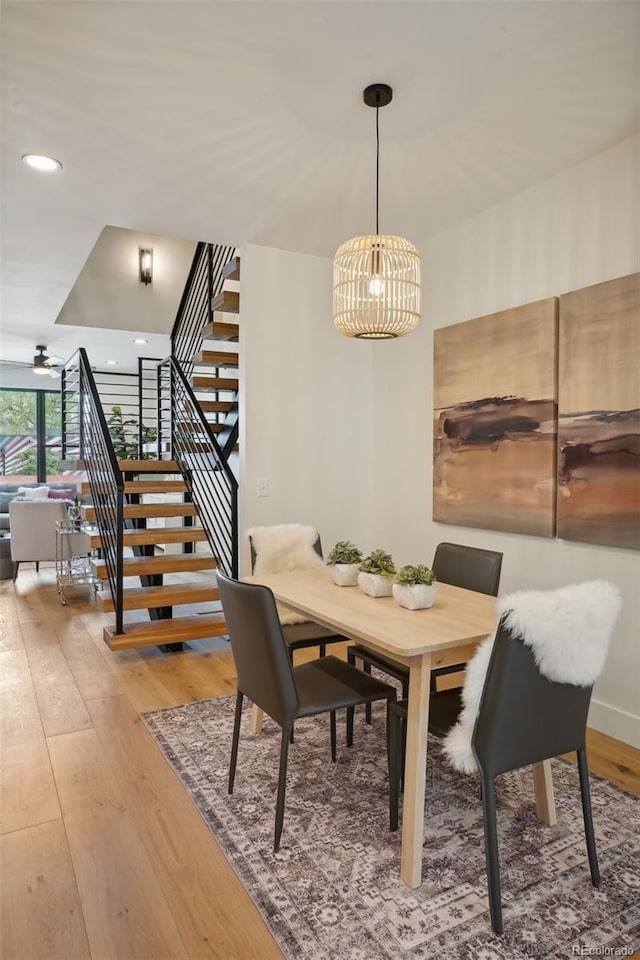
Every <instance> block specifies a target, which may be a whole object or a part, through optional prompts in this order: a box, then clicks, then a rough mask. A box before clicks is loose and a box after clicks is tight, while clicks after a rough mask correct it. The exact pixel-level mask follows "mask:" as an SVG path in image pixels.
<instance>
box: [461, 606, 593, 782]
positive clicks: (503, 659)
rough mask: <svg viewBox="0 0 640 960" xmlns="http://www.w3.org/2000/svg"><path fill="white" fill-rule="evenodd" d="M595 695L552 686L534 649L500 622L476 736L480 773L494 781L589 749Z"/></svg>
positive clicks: (562, 685)
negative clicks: (587, 733) (589, 723)
mask: <svg viewBox="0 0 640 960" xmlns="http://www.w3.org/2000/svg"><path fill="white" fill-rule="evenodd" d="M592 689H593V688H592V687H576V686H574V685H573V684H570V683H554V682H553V681H551V680H548V679H547V678H546V677H544V676H543V675H542V674H541V673H540V671H539V670H538V667H537V666H536V663H535V660H534V657H533V652H532V650H531V648H530V647H527V646H525V644H524V643H523V641H522V638H521V637H519V636H518V635H517V634H514V633H512V631H511V630H509V629H508V628H507V627H505V625H504V623H503V622H501V623H500V625H499V627H498V632H497V635H496V639H495V643H494V647H493V652H492V655H491V660H490V662H489V667H488V670H487V678H486V680H485V685H484V689H483V692H482V699H481V701H480V709H479V712H478V718H477V720H476V724H475V728H474V732H473V741H472V743H473V751H474V754H475V756H476V759H477V761H478V765H479V766H480V768H481V769H482V770H483V771H484V772H485V773H486V774H487V775H488V776H489V777H495V776H497V774H499V773H504V772H505V771H507V770H515V769H517V768H518V767H524V766H528V765H529V764H532V763H538V762H539V761H541V760H546V759H548V758H549V757H557V756H559V755H560V754H563V753H569V752H571V751H572V750H582V749H584V746H585V731H586V725H587V713H588V712H589V702H590V700H591V691H592Z"/></svg>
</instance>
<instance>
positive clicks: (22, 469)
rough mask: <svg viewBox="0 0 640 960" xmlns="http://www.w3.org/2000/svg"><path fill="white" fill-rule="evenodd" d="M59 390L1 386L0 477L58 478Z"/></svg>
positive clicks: (18, 480) (27, 480)
mask: <svg viewBox="0 0 640 960" xmlns="http://www.w3.org/2000/svg"><path fill="white" fill-rule="evenodd" d="M60 410H61V406H60V394H59V393H54V392H52V391H45V390H10V389H0V480H2V481H8V482H10V483H35V482H38V483H44V482H45V481H46V480H51V481H56V480H59V479H61V477H60V476H59V474H60V470H59V468H58V461H59V459H60V445H61V415H60Z"/></svg>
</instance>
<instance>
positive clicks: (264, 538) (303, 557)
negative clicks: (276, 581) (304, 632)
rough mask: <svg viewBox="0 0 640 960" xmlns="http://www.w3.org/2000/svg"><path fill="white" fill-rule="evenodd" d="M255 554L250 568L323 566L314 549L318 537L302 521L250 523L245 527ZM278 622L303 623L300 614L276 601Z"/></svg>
mask: <svg viewBox="0 0 640 960" xmlns="http://www.w3.org/2000/svg"><path fill="white" fill-rule="evenodd" d="M247 536H248V537H250V538H251V542H252V544H253V549H254V551H255V554H256V559H255V563H254V565H253V572H254V573H255V574H256V575H258V576H260V574H263V573H287V572H291V571H294V570H316V569H319V568H320V567H324V560H323V559H322V557H319V556H318V554H317V553H316V551H315V549H314V546H313V545H314V543H315V542H316V540H317V539H318V531H317V530H316V529H315V527H311V526H308V525H307V524H304V523H280V524H276V525H274V526H272V527H252V528H251V529H250V530H247ZM277 607H278V616H279V617H280V623H282V624H291V623H306V622H307V618H306V617H304V616H303V615H301V614H299V613H296V612H295V611H293V610H290V609H289V607H284V606H282V605H281V604H277Z"/></svg>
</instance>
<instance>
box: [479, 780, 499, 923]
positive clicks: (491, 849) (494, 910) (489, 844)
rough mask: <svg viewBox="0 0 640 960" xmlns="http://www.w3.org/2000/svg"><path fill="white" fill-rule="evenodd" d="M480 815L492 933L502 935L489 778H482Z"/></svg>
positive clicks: (492, 793) (493, 793)
mask: <svg viewBox="0 0 640 960" xmlns="http://www.w3.org/2000/svg"><path fill="white" fill-rule="evenodd" d="M482 815H483V818H484V849H485V856H486V860H487V882H488V885H489V911H490V913H491V927H492V929H493V932H494V933H498V934H500V933H502V900H501V896H500V860H499V856H498V827H497V823H496V786H495V783H494V782H493V780H492V779H491V777H485V776H484V774H483V777H482Z"/></svg>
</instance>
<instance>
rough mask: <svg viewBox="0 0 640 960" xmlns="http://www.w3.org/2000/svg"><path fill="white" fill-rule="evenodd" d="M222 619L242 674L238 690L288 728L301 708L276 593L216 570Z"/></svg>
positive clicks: (239, 677)
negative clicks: (276, 601) (241, 581)
mask: <svg viewBox="0 0 640 960" xmlns="http://www.w3.org/2000/svg"><path fill="white" fill-rule="evenodd" d="M216 577H217V580H218V589H219V591H220V599H221V601H222V609H223V611H224V618H225V621H226V624H227V627H228V632H229V640H230V641H231V650H232V652H233V659H234V660H235V663H236V670H237V672H238V690H239V691H241V692H242V693H243V694H245V696H247V697H249V699H250V700H252V701H253V702H254V704H256V706H258V707H260V708H261V709H262V710H264V712H265V713H267V714H268V715H269V716H270V717H272V718H273V719H274V720H275V721H276V723H278V724H280V726H281V727H289V726H290V725H291V723H292V721H293V718H294V717H295V716H296V714H297V712H298V707H299V701H298V693H297V691H296V685H295V682H294V679H293V669H292V666H291V661H290V660H289V655H288V653H287V647H286V644H285V642H284V638H283V636H282V628H281V626H280V621H279V619H278V613H277V611H276V604H275V600H274V598H273V593H272V592H271V590H269V588H268V587H261V586H259V585H257V584H249V583H239V582H238V581H237V580H232V579H231V578H230V577H227V576H225V574H223V573H221V572H220V571H216Z"/></svg>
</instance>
